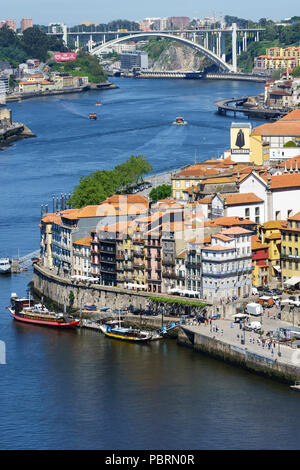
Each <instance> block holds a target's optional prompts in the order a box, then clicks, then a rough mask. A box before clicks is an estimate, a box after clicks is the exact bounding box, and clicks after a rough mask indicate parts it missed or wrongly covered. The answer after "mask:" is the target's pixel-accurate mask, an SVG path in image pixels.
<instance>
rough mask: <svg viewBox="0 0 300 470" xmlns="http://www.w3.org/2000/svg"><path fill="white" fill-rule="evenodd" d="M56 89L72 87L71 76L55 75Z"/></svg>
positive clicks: (72, 80)
mask: <svg viewBox="0 0 300 470" xmlns="http://www.w3.org/2000/svg"><path fill="white" fill-rule="evenodd" d="M55 86H56V88H66V87H74V78H73V76H72V75H67V74H66V75H56V76H55Z"/></svg>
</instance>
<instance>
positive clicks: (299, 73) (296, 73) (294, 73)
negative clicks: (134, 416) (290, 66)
mask: <svg viewBox="0 0 300 470" xmlns="http://www.w3.org/2000/svg"><path fill="white" fill-rule="evenodd" d="M291 75H292V77H294V78H296V77H300V66H299V65H298V67H296V68H294V70H293V71H292V73H291Z"/></svg>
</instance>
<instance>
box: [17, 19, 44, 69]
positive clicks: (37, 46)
mask: <svg viewBox="0 0 300 470" xmlns="http://www.w3.org/2000/svg"><path fill="white" fill-rule="evenodd" d="M22 45H23V48H24V49H25V51H26V52H27V54H28V55H29V56H30V57H34V58H37V59H39V60H42V61H45V60H46V59H47V57H48V37H47V35H46V34H45V33H43V32H42V31H41V30H40V28H39V27H38V26H33V27H32V28H27V29H25V31H23V38H22Z"/></svg>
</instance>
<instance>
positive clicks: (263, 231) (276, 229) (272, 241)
mask: <svg viewBox="0 0 300 470" xmlns="http://www.w3.org/2000/svg"><path fill="white" fill-rule="evenodd" d="M286 224H287V222H286V221H284V220H270V221H268V222H265V223H264V224H263V225H261V227H260V228H259V233H260V239H261V242H262V243H263V244H267V245H268V255H269V267H270V278H271V277H277V278H278V277H279V276H280V273H281V268H280V255H281V230H282V228H283V227H285V226H286Z"/></svg>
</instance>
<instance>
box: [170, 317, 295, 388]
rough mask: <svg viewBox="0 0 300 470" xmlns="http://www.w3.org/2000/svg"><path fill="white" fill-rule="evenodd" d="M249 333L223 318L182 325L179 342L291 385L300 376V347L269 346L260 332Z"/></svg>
mask: <svg viewBox="0 0 300 470" xmlns="http://www.w3.org/2000/svg"><path fill="white" fill-rule="evenodd" d="M226 323H227V325H226ZM216 325H218V330H217V332H216ZM229 330H231V332H230V333H229ZM250 335H251V333H250ZM238 336H239V337H238ZM247 336H248V337H247V338H246V339H244V338H245V337H244V332H242V330H240V329H238V326H237V325H236V324H235V328H234V329H232V327H231V322H229V321H226V320H225V321H224V320H223V321H218V322H214V326H211V325H207V326H204V325H203V324H201V326H193V325H181V327H180V329H179V334H178V339H177V341H178V343H179V344H181V345H184V346H188V347H190V348H192V349H193V350H194V351H197V352H201V353H204V354H207V355H208V356H210V357H213V358H215V359H218V360H222V361H224V362H226V363H229V364H232V365H234V366H237V367H240V368H243V369H246V370H247V371H250V372H253V373H255V374H258V375H263V376H265V377H268V378H271V379H275V380H279V381H281V382H285V383H289V384H293V383H294V382H295V381H296V380H299V379H300V350H299V349H293V348H291V347H290V346H285V345H282V344H281V345H278V343H277V344H276V345H275V344H273V346H272V347H271V348H269V347H268V346H267V344H268V343H265V345H264V346H263V345H262V343H261V341H260V339H259V335H258V334H255V333H252V336H249V332H247ZM250 340H251V341H250Z"/></svg>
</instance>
